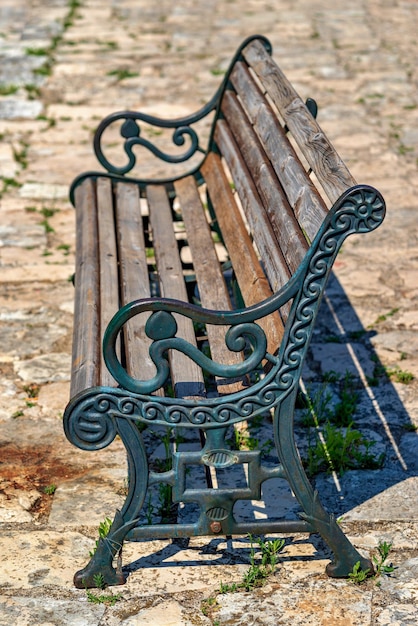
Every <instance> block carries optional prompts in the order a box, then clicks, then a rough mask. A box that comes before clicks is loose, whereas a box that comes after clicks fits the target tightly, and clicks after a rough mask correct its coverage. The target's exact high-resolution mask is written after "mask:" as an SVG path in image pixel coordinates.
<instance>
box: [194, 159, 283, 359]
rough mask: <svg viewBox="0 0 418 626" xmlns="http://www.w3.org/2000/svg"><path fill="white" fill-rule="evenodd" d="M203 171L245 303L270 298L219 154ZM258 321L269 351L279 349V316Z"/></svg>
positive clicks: (281, 332)
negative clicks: (264, 334) (265, 337)
mask: <svg viewBox="0 0 418 626" xmlns="http://www.w3.org/2000/svg"><path fill="white" fill-rule="evenodd" d="M202 173H203V175H204V177H205V181H206V184H207V187H208V191H209V195H210V199H211V202H212V204H213V207H214V210H215V213H216V218H217V220H218V222H219V226H220V228H221V230H222V235H223V237H224V241H225V244H226V247H227V249H228V254H229V256H230V258H231V262H232V265H233V267H234V271H235V274H236V277H237V280H238V283H239V286H240V290H241V293H242V296H243V298H244V302H245V304H246V305H247V306H251V305H252V304H256V303H257V302H261V301H262V300H265V299H266V298H269V297H270V296H271V295H272V291H271V289H270V286H269V284H268V280H267V278H266V276H265V274H264V272H263V270H262V268H261V265H260V262H259V260H258V258H257V255H256V253H255V250H254V248H253V246H252V243H251V239H250V237H249V235H248V232H247V230H246V228H245V225H244V223H243V220H242V216H241V214H240V211H239V209H238V206H237V204H236V202H235V200H234V197H233V193H232V191H231V187H230V185H229V182H228V179H227V177H226V174H225V171H224V169H223V167H222V162H221V158H220V156H219V155H217V154H214V153H210V154H209V155H208V156H207V159H206V161H205V163H204V164H203V166H202ZM243 259H245V263H244V262H243ZM259 324H260V326H261V327H262V328H263V330H264V332H265V333H266V336H267V342H268V347H269V350H270V351H273V352H274V351H276V350H277V347H278V346H279V344H280V341H281V338H282V336H283V324H282V321H281V318H280V315H279V314H278V313H275V314H273V315H270V316H268V317H267V318H264V319H261V320H259Z"/></svg>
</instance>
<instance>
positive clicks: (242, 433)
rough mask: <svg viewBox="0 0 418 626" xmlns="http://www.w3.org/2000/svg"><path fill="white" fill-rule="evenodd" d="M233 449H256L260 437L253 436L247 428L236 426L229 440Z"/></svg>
mask: <svg viewBox="0 0 418 626" xmlns="http://www.w3.org/2000/svg"><path fill="white" fill-rule="evenodd" d="M227 443H228V444H229V445H230V446H231V448H232V450H256V449H257V448H258V444H259V442H258V439H256V438H255V437H252V436H251V435H250V434H249V433H248V431H247V430H244V429H243V428H234V429H233V431H232V437H230V438H229V439H228V440H227Z"/></svg>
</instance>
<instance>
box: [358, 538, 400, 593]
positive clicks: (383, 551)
mask: <svg viewBox="0 0 418 626" xmlns="http://www.w3.org/2000/svg"><path fill="white" fill-rule="evenodd" d="M391 548H392V544H391V543H387V541H383V542H380V543H379V545H378V546H377V554H373V555H372V560H373V563H374V574H373V573H371V571H370V568H367V569H365V570H362V569H361V565H360V561H357V563H356V564H355V565H354V567H353V570H352V571H351V572H350V573H349V574H348V578H349V580H350V581H351V582H353V583H355V584H357V585H361V583H364V581H365V580H366V579H368V578H370V579H372V580H376V579H377V578H379V577H380V576H382V574H387V575H388V574H391V573H392V572H393V571H394V569H395V567H394V566H393V564H392V563H390V564H389V565H388V564H386V559H387V558H388V556H389V552H390V550H391ZM377 584H379V583H377Z"/></svg>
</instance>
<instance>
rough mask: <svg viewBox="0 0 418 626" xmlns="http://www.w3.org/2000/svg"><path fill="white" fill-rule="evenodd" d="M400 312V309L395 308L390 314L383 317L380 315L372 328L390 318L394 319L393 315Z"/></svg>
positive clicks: (383, 314) (384, 314)
mask: <svg viewBox="0 0 418 626" xmlns="http://www.w3.org/2000/svg"><path fill="white" fill-rule="evenodd" d="M398 311H399V308H395V309H391V310H390V311H388V313H382V315H378V317H377V318H376V320H375V322H374V324H372V326H374V325H375V324H380V323H381V322H386V320H387V319H388V317H393V315H395V313H397V312H398Z"/></svg>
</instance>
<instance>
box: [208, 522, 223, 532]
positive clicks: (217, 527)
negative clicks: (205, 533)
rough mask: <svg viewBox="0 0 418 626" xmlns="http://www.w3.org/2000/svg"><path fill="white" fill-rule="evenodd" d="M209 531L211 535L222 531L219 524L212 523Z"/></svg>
mask: <svg viewBox="0 0 418 626" xmlns="http://www.w3.org/2000/svg"><path fill="white" fill-rule="evenodd" d="M210 529H211V531H212V532H213V533H220V532H221V530H222V524H221V522H212V524H211V525H210Z"/></svg>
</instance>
